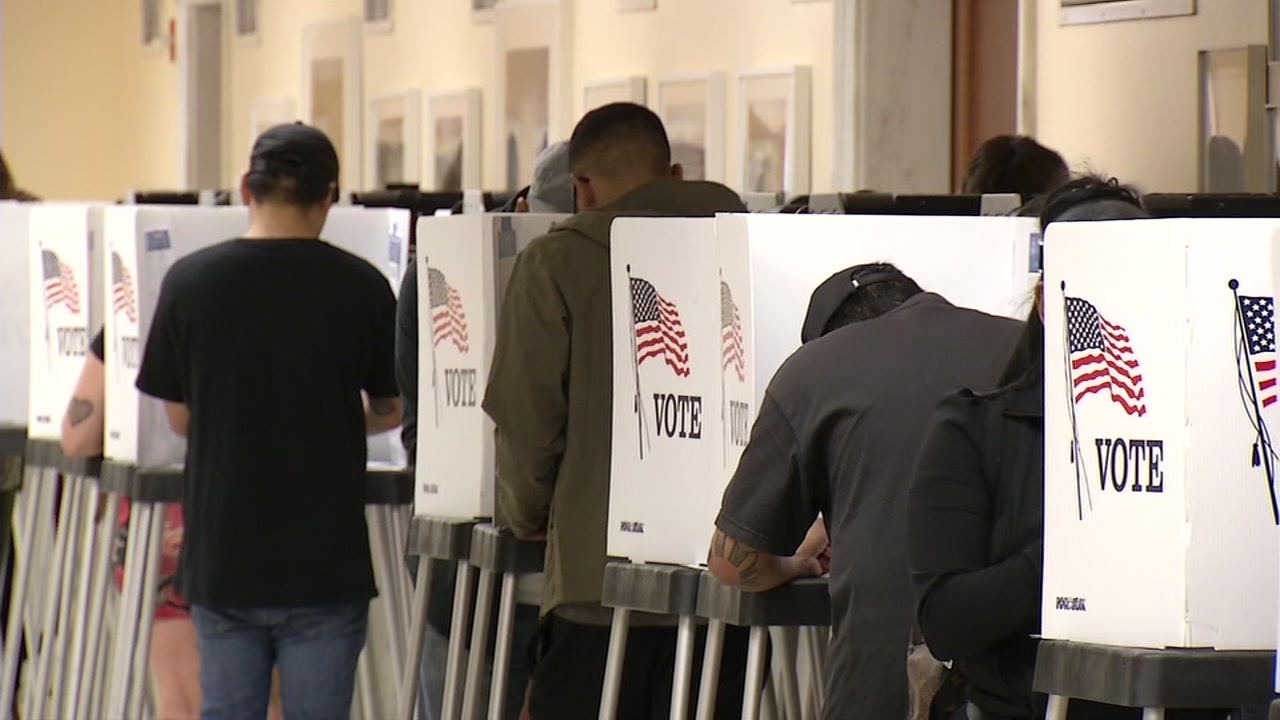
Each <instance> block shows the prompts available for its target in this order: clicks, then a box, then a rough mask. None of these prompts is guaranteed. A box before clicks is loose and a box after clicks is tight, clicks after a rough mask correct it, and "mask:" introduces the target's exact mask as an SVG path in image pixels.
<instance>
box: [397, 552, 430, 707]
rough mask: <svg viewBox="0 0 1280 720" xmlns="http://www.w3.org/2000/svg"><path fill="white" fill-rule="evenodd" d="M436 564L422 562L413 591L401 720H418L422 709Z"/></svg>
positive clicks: (401, 697) (426, 558) (402, 675)
mask: <svg viewBox="0 0 1280 720" xmlns="http://www.w3.org/2000/svg"><path fill="white" fill-rule="evenodd" d="M433 570H434V563H433V562H432V561H431V558H428V557H425V556H424V557H420V558H419V559H418V584H417V586H416V587H415V588H414V589H413V607H412V610H411V612H412V614H411V616H410V617H412V622H411V623H410V627H409V655H408V657H407V658H406V662H405V665H404V667H403V668H402V669H401V672H400V699H399V702H398V703H397V704H396V708H397V712H398V714H397V715H396V717H397V718H398V720H414V717H415V715H414V713H415V712H416V711H417V707H418V687H419V679H420V678H421V674H420V673H419V672H418V667H419V666H420V665H422V655H423V650H424V648H425V646H426V641H427V606H428V604H429V601H430V599H431V580H432V577H431V575H432V571H433Z"/></svg>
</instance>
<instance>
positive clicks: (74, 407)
mask: <svg viewBox="0 0 1280 720" xmlns="http://www.w3.org/2000/svg"><path fill="white" fill-rule="evenodd" d="M91 415H93V403H91V402H89V401H88V400H85V399H84V398H81V397H73V398H71V404H70V405H68V406H67V420H68V421H70V422H71V427H75V426H77V425H79V424H81V423H83V422H84V421H85V420H88V419H89V416H91Z"/></svg>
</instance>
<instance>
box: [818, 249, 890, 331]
mask: <svg viewBox="0 0 1280 720" xmlns="http://www.w3.org/2000/svg"><path fill="white" fill-rule="evenodd" d="M876 265H879V264H876ZM881 267H883V266H882V265H881ZM905 278H906V276H905V275H903V274H902V271H900V270H898V269H896V268H893V269H890V270H876V269H872V267H869V266H868V265H854V266H853V267H850V268H845V269H844V270H841V271H840V272H838V273H836V274H834V275H832V276H831V277H829V278H827V279H826V280H823V281H822V284H821V285H819V286H818V287H817V289H815V290H814V291H813V295H812V296H810V297H809V309H808V311H807V312H806V313H805V316H804V325H803V326H802V327H801V328H800V342H801V343H802V344H803V343H807V342H809V341H810V340H817V339H818V338H820V337H822V333H823V331H824V330H826V329H827V324H828V323H830V322H831V318H833V317H835V314H836V311H838V310H839V309H840V306H841V305H844V301H845V299H846V298H848V297H849V296H850V295H852V294H854V293H855V292H857V291H858V288H860V287H866V286H867V285H871V284H872V283H878V282H882V281H885V280H902V279H905Z"/></svg>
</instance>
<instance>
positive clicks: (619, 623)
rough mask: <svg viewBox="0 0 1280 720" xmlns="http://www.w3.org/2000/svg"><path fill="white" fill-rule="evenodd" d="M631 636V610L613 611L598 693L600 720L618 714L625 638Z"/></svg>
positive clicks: (611, 719)
mask: <svg viewBox="0 0 1280 720" xmlns="http://www.w3.org/2000/svg"><path fill="white" fill-rule="evenodd" d="M630 634H631V610H630V609H629V608H624V607H616V608H614V609H613V624H612V625H611V626H610V629H609V654H608V656H607V657H606V659H605V664H604V687H603V688H602V689H601V692H600V720H613V718H614V717H616V716H617V714H618V695H619V693H620V691H621V689H622V671H623V664H624V662H625V659H626V656H627V636H628V635H630Z"/></svg>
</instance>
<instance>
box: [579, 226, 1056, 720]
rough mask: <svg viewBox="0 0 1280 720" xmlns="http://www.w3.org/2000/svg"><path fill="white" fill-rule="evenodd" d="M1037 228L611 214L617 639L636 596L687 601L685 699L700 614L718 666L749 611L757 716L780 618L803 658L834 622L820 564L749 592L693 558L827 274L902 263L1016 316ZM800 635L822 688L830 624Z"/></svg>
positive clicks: (789, 711) (650, 602) (612, 585)
mask: <svg viewBox="0 0 1280 720" xmlns="http://www.w3.org/2000/svg"><path fill="white" fill-rule="evenodd" d="M1037 228H1038V225H1037V223H1036V222H1035V220H1034V219H1024V218H1003V217H894V216H888V215H862V216H859V215H849V216H813V215H809V216H804V215H800V216H790V215H754V214H753V215H722V216H719V217H717V218H714V219H620V220H618V221H616V222H615V223H614V226H613V236H612V238H613V239H612V274H613V291H612V294H613V318H614V332H613V348H614V349H613V362H614V372H613V375H614V388H613V396H614V416H613V451H612V470H611V488H610V504H609V505H610V511H609V524H608V554H609V556H610V557H614V558H622V559H625V560H628V561H630V564H628V563H621V562H613V563H611V564H610V566H609V568H608V572H607V574H606V580H605V589H604V592H605V603H606V604H607V605H612V606H614V607H615V608H617V609H618V610H617V611H616V613H615V624H614V647H615V648H617V647H618V646H619V645H620V644H622V643H625V635H626V624H627V622H628V618H627V614H628V612H629V611H631V610H638V611H645V612H651V613H653V612H656V613H663V614H669V615H678V616H680V620H679V624H680V639H679V645H678V649H677V669H676V674H677V676H676V678H675V688H676V692H675V702H676V703H679V704H683V703H686V702H688V691H689V686H690V679H689V678H688V673H689V672H690V666H691V655H690V653H691V650H690V648H691V645H692V636H693V628H694V623H695V615H696V616H697V619H696V621H697V622H701V621H703V620H706V621H710V627H709V634H708V637H709V638H710V639H709V641H708V649H707V656H708V662H707V663H706V665H705V666H704V667H707V666H713V665H718V663H714V664H713V662H712V659H713V657H717V653H718V652H719V648H718V647H717V645H718V643H719V641H720V638H721V637H722V631H723V624H724V623H726V622H727V623H729V624H733V625H748V626H752V629H753V632H752V639H751V647H752V649H751V652H750V654H749V658H748V673H749V675H748V678H749V680H748V688H747V697H746V698H744V700H745V702H746V708H745V710H744V717H755V713H756V712H757V711H758V709H759V707H758V703H759V702H760V695H761V693H760V690H761V685H762V677H761V674H762V672H763V658H764V643H765V641H766V633H767V627H768V626H780V627H784V628H787V630H786V631H784V632H781V633H775V635H777V638H776V639H777V640H778V650H777V652H781V653H783V654H782V655H781V656H780V658H779V661H778V662H775V667H782V668H794V667H795V666H796V665H797V662H796V660H797V658H796V636H795V628H797V627H809V626H812V627H816V626H827V625H829V624H830V606H829V601H828V600H827V591H826V585H825V581H803V582H800V583H796V584H794V585H793V586H789V587H784V588H780V589H779V590H777V591H774V592H772V593H766V594H760V595H754V596H753V595H752V594H750V593H740V592H737V591H735V590H733V589H730V588H725V587H722V586H720V585H719V584H718V583H717V582H716V581H715V580H714V579H713V578H711V577H710V576H709V575H705V574H702V573H699V572H698V571H697V570H694V569H696V568H700V567H703V566H705V563H706V557H707V552H708V548H709V547H710V539H711V535H712V531H713V529H714V522H715V518H716V514H717V512H718V510H719V507H720V500H721V496H722V494H723V492H724V489H725V486H726V484H727V483H728V480H729V479H730V477H731V476H732V474H733V472H734V471H735V469H736V467H737V462H738V458H739V455H740V454H741V452H742V449H743V447H744V446H745V445H746V442H747V438H748V436H749V433H750V429H751V425H752V423H753V421H754V418H755V413H756V410H757V408H758V407H759V405H760V402H761V401H762V399H763V397H764V393H765V390H766V388H767V387H768V384H769V381H770V379H771V378H772V376H773V374H774V372H775V371H776V370H777V369H778V367H779V366H780V365H781V364H782V363H783V362H784V361H785V359H786V358H787V357H788V356H789V355H790V354H791V353H792V352H793V351H794V350H795V349H796V348H797V347H798V346H799V344H800V329H801V324H802V321H803V318H804V316H805V312H806V309H807V306H808V302H809V299H810V295H811V293H812V292H813V290H814V288H816V287H817V286H818V285H819V284H820V283H821V282H822V281H824V280H826V279H827V278H828V277H829V276H830V275H832V274H833V273H835V272H837V271H839V270H842V269H845V268H848V267H850V266H853V265H857V264H862V263H873V262H891V263H894V264H896V265H897V266H898V267H900V268H901V269H902V270H903V271H904V272H905V273H907V274H908V275H910V276H911V277H913V278H914V279H916V280H917V281H918V282H919V283H920V285H921V287H923V288H925V289H926V290H931V291H936V292H938V293H940V294H942V295H943V296H945V297H947V298H948V299H949V300H951V301H952V302H954V303H956V304H957V305H961V306H967V307H972V308H976V309H979V310H984V311H987V312H990V313H994V314H1000V315H1012V316H1021V315H1022V314H1023V313H1025V310H1026V307H1027V306H1028V304H1027V303H1028V298H1029V291H1030V290H1031V288H1032V287H1033V285H1034V280H1035V272H1036V270H1037V267H1036V265H1035V264H1034V263H1035V259H1036V256H1037V255H1038V232H1037ZM674 259H678V262H677V261H673V260H674ZM961 269H963V270H961ZM805 635H806V637H807V639H808V642H807V643H806V644H807V645H808V647H809V652H808V654H807V655H806V656H805V659H806V660H807V662H801V663H800V664H802V665H807V666H808V668H809V669H808V670H806V671H805V672H803V673H802V677H801V678H799V682H800V683H802V684H807V685H808V686H810V687H813V688H814V689H815V690H816V691H818V692H820V688H821V682H820V678H814V677H813V675H814V674H816V673H818V672H819V670H818V668H817V667H816V666H817V665H820V657H821V655H822V650H821V646H822V645H823V642H822V641H823V639H824V638H825V635H826V632H825V629H824V630H823V632H822V633H817V632H807V633H806V634H805ZM620 660H621V655H620V653H617V654H616V657H611V658H610V668H609V670H608V672H607V677H606V694H605V702H606V704H609V703H613V702H616V695H613V694H611V685H610V683H616V682H617V681H618V679H619V677H620V670H619V668H617V667H616V666H615V662H619V663H620ZM788 675H789V673H788V672H781V673H779V674H778V676H777V677H776V678H775V681H776V682H777V685H776V687H777V689H778V691H779V694H780V695H782V703H783V705H784V707H783V708H782V710H783V711H784V716H786V717H790V716H792V715H795V716H798V715H799V713H800V712H801V711H800V708H799V706H800V705H801V703H802V700H801V698H800V697H799V695H798V692H797V689H796V680H797V678H796V677H795V676H794V675H790V676H788ZM709 680H710V678H709V677H707V676H704V680H703V689H704V692H703V694H702V696H703V698H704V700H705V698H706V697H707V696H708V693H707V692H706V691H707V690H708V689H709V688H708V687H707V682H708V681H709ZM710 689H711V690H714V688H710ZM766 699H768V698H766ZM812 700H815V701H816V700H820V698H812ZM703 704H705V702H704V703H700V705H699V712H700V713H701V712H703V711H705V710H708V709H709V708H704V707H703ZM682 706H683V705H682ZM607 709H609V710H610V711H612V707H608V708H607ZM673 711H674V710H673ZM699 716H700V717H702V715H701V714H700V715H699ZM775 717H777V715H776V714H775Z"/></svg>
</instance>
